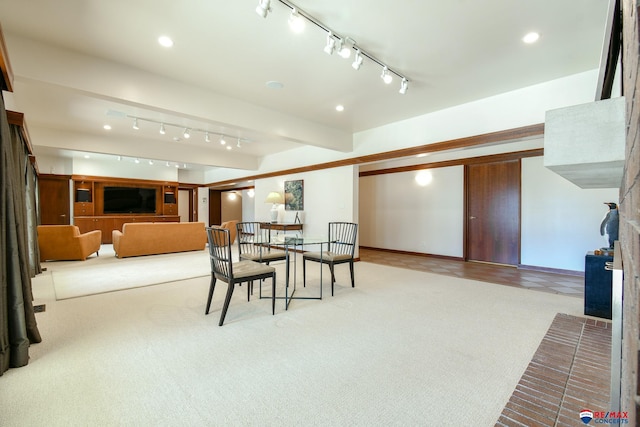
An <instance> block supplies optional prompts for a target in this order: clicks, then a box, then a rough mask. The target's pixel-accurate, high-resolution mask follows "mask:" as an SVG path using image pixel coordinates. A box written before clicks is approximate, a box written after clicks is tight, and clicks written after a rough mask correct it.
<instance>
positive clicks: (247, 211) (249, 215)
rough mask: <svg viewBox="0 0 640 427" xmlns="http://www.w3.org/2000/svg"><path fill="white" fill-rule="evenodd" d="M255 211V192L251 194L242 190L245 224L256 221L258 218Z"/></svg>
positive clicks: (243, 219)
mask: <svg viewBox="0 0 640 427" xmlns="http://www.w3.org/2000/svg"><path fill="white" fill-rule="evenodd" d="M251 194H253V195H251ZM255 209H256V197H255V190H254V191H253V192H252V193H250V192H249V190H242V221H244V222H252V221H255V218H256V212H255Z"/></svg>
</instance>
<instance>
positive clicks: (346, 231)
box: [329, 222, 358, 257]
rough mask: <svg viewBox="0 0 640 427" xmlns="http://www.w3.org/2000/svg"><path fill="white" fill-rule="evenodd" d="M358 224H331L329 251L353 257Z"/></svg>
mask: <svg viewBox="0 0 640 427" xmlns="http://www.w3.org/2000/svg"><path fill="white" fill-rule="evenodd" d="M357 234H358V224H355V223H352V222H330V223H329V251H330V252H333V253H336V254H340V255H351V256H352V257H353V255H354V253H355V249H356V236H357Z"/></svg>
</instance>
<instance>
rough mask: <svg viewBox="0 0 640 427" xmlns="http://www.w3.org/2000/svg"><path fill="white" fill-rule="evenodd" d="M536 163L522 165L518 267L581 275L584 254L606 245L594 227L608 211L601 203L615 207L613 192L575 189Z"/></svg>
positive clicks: (526, 161) (530, 160) (536, 159)
mask: <svg viewBox="0 0 640 427" xmlns="http://www.w3.org/2000/svg"><path fill="white" fill-rule="evenodd" d="M542 160H543V159H542V157H533V158H528V159H523V160H522V236H521V239H522V251H521V263H522V264H524V265H532V266H541V267H549V268H558V269H563V270H575V271H584V256H585V254H586V253H587V251H592V250H594V249H599V248H601V247H603V246H609V244H608V242H607V241H606V240H605V239H604V237H601V236H600V222H601V221H602V219H603V217H604V215H605V214H606V213H607V211H608V208H607V206H605V205H604V204H603V203H605V202H615V203H618V189H617V188H607V189H590V190H584V189H581V188H580V187H578V186H577V185H575V184H573V183H571V182H569V181H567V180H566V179H564V178H562V177H561V176H560V175H557V174H555V173H554V172H552V171H550V170H549V169H547V168H545V167H544V166H543V161H542Z"/></svg>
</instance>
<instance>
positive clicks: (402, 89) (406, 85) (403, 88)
mask: <svg viewBox="0 0 640 427" xmlns="http://www.w3.org/2000/svg"><path fill="white" fill-rule="evenodd" d="M407 89H409V82H408V81H407V79H406V78H405V77H403V78H402V82H400V93H401V94H402V95H404V94H405V93H407Z"/></svg>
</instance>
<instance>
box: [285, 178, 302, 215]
mask: <svg viewBox="0 0 640 427" xmlns="http://www.w3.org/2000/svg"><path fill="white" fill-rule="evenodd" d="M284 209H285V210H286V211H303V210H304V181H303V180H301V179H300V180H297V181H285V182H284Z"/></svg>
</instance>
